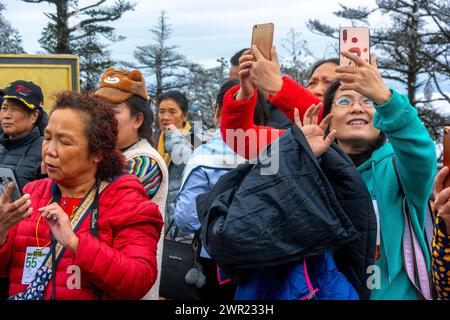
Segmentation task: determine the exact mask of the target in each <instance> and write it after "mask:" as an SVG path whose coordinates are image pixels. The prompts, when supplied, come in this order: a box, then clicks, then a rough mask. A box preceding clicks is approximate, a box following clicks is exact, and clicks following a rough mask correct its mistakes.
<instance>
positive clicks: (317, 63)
mask: <svg viewBox="0 0 450 320" xmlns="http://www.w3.org/2000/svg"><path fill="white" fill-rule="evenodd" d="M325 63H334V64H335V65H337V66H338V65H339V59H338V58H330V59H321V60H318V61H316V62H315V63H314V64H313V65H312V67H311V68H309V70H308V73H307V74H308V80H309V79H311V77H312V75H313V73H314V71H316V69H317V68H318V67H320V66H321V65H323V64H325Z"/></svg>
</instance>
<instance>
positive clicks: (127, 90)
mask: <svg viewBox="0 0 450 320" xmlns="http://www.w3.org/2000/svg"><path fill="white" fill-rule="evenodd" d="M95 95H96V96H98V97H100V98H103V99H105V100H108V101H109V102H112V103H115V104H119V103H122V102H125V101H126V100H128V99H129V98H130V97H131V96H132V95H137V96H139V97H142V98H144V99H145V100H146V101H148V99H149V98H148V94H147V87H146V85H145V80H144V77H143V76H142V73H141V72H140V71H138V70H131V71H129V70H116V69H115V68H114V67H110V68H108V69H107V70H106V71H105V73H104V74H103V75H102V78H101V80H100V87H99V89H98V90H97V91H95Z"/></svg>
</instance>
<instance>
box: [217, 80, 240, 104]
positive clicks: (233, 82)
mask: <svg viewBox="0 0 450 320" xmlns="http://www.w3.org/2000/svg"><path fill="white" fill-rule="evenodd" d="M238 84H239V80H228V81H227V82H225V83H224V84H222V86H221V87H220V89H219V93H218V94H217V97H216V106H217V107H219V108H222V106H223V98H224V97H225V93H226V92H227V91H228V90H229V89H231V88H232V87H234V86H236V85H238Z"/></svg>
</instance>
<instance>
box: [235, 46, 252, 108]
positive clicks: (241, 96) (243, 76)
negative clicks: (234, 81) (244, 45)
mask: <svg viewBox="0 0 450 320" xmlns="http://www.w3.org/2000/svg"><path fill="white" fill-rule="evenodd" d="M254 59H255V58H254V56H253V54H252V52H251V50H247V51H245V52H244V53H243V54H242V55H241V57H240V58H239V82H240V83H241V88H240V89H239V91H238V93H237V95H236V100H238V101H239V100H248V99H250V98H251V97H252V96H253V93H254V91H255V87H254V85H253V83H252V81H251V80H250V68H251V67H252V62H253V61H254Z"/></svg>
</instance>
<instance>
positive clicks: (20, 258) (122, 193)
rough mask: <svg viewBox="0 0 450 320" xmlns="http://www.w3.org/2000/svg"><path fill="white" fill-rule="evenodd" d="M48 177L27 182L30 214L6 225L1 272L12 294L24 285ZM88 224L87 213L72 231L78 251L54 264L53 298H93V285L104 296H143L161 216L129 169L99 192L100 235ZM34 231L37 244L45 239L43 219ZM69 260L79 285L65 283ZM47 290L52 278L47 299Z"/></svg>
mask: <svg viewBox="0 0 450 320" xmlns="http://www.w3.org/2000/svg"><path fill="white" fill-rule="evenodd" d="M52 183H53V182H52V180H50V179H43V180H38V181H34V182H31V183H29V184H27V185H26V186H25V188H24V193H29V194H30V195H31V201H32V207H33V209H34V210H33V214H32V216H31V217H30V218H28V219H26V220H23V221H21V222H20V223H19V224H17V225H16V226H15V227H14V228H12V229H11V230H10V231H9V233H8V237H7V241H6V243H5V244H4V245H3V246H2V247H1V248H0V276H9V279H10V282H11V284H10V287H9V294H10V295H14V294H17V293H19V292H21V291H23V290H25V289H26V288H27V286H26V285H22V283H21V282H22V273H23V268H24V260H25V252H26V248H27V247H29V246H30V247H36V246H37V243H36V236H35V232H36V231H35V230H36V224H37V220H38V218H39V215H40V213H38V208H41V207H44V206H46V205H47V204H48V203H49V200H50V198H51V186H52ZM89 224H90V218H89V216H88V218H87V219H85V220H84V221H83V223H82V225H81V227H80V229H79V230H78V231H77V232H76V235H77V236H78V238H79V245H78V251H77V253H76V254H74V253H73V252H72V251H71V250H69V249H67V250H66V251H65V253H64V256H63V258H62V259H61V261H60V263H59V264H58V266H57V269H56V292H55V293H56V299H82V300H91V299H97V298H98V297H97V295H96V294H95V293H94V289H93V286H95V287H96V288H97V289H98V290H100V291H101V292H102V299H140V298H142V297H143V296H144V295H145V294H146V293H147V292H148V291H149V289H150V288H151V287H152V285H153V283H154V282H155V280H156V276H157V266H156V245H157V242H158V240H159V237H160V232H161V228H162V225H163V220H162V217H161V213H160V212H159V209H158V207H157V206H156V205H155V204H154V203H153V202H152V201H151V200H149V198H148V196H147V193H146V192H145V190H144V188H143V187H142V184H141V183H140V181H139V180H138V179H137V178H136V177H135V176H133V175H124V176H122V177H120V178H118V179H117V180H115V181H114V182H113V183H111V184H110V185H109V186H108V187H107V188H106V189H105V190H104V191H103V192H102V194H101V195H100V200H99V219H98V231H99V239H96V238H94V237H93V236H92V235H91V234H90V233H89ZM38 236H39V244H40V245H41V246H43V245H45V244H47V243H48V242H49V238H50V230H49V228H48V225H47V223H46V222H45V220H44V219H41V221H40V223H39V229H38ZM72 265H75V266H78V267H79V268H80V270H81V288H80V289H69V287H68V286H67V284H66V283H67V280H68V278H69V277H70V276H72V275H73V273H71V272H70V270H71V269H72V268H69V267H70V266H72ZM68 268H69V271H68ZM68 272H69V273H68ZM72 278H73V277H72ZM69 280H70V279H69ZM69 283H71V281H69ZM51 292H52V286H51V281H50V283H49V284H48V285H47V287H46V289H45V299H50V296H51Z"/></svg>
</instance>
